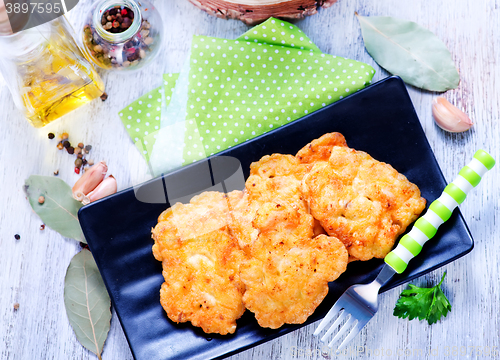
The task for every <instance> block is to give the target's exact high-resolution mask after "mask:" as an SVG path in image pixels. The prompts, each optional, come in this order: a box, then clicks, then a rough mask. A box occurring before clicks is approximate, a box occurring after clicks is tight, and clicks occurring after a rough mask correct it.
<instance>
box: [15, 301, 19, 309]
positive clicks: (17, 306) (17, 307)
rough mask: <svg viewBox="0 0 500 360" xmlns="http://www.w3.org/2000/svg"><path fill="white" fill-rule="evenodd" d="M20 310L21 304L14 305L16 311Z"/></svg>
mask: <svg viewBox="0 0 500 360" xmlns="http://www.w3.org/2000/svg"><path fill="white" fill-rule="evenodd" d="M17 310H19V303H14V311H17Z"/></svg>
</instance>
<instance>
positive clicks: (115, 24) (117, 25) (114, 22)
mask: <svg viewBox="0 0 500 360" xmlns="http://www.w3.org/2000/svg"><path fill="white" fill-rule="evenodd" d="M119 26H120V23H119V22H118V21H116V20H115V21H113V27H114V28H117V27H119Z"/></svg>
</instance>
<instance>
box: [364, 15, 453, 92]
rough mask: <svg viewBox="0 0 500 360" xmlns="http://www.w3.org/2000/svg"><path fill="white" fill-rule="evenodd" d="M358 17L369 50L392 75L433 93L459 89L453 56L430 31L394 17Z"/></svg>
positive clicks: (378, 62)
mask: <svg viewBox="0 0 500 360" xmlns="http://www.w3.org/2000/svg"><path fill="white" fill-rule="evenodd" d="M356 16H357V17H358V20H359V23H360V25H361V32H362V34H363V39H364V42H365V47H366V50H367V51H368V53H369V54H370V55H371V56H372V57H373V59H374V60H375V61H376V62H377V64H379V65H380V66H381V67H383V68H384V69H386V70H387V71H389V72H390V73H391V74H393V75H398V76H400V77H401V78H402V79H403V81H404V82H406V83H407V84H410V85H413V86H416V87H418V88H422V89H426V90H431V91H446V90H449V89H455V88H457V87H458V83H459V81H460V75H459V74H458V71H457V69H456V67H455V64H454V63H453V59H452V57H451V54H450V52H449V51H448V49H447V48H446V46H445V45H444V44H443V42H442V41H441V40H439V39H438V38H437V37H436V35H434V34H433V33H432V32H431V31H429V30H427V29H425V28H423V27H421V26H420V25H418V24H416V23H414V22H412V21H407V20H402V19H398V18H394V17H388V16H370V17H367V16H360V15H358V14H356Z"/></svg>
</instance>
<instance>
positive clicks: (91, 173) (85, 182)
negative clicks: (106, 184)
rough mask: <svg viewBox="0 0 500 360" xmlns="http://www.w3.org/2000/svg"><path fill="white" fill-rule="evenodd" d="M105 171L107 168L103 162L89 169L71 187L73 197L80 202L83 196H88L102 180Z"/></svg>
mask: <svg viewBox="0 0 500 360" xmlns="http://www.w3.org/2000/svg"><path fill="white" fill-rule="evenodd" d="M107 171H108V166H107V165H106V162H104V161H101V162H99V163H97V164H95V165H94V166H92V167H90V168H89V169H88V170H87V171H85V173H84V174H83V175H82V177H81V178H80V179H78V181H77V182H76V183H75V185H74V186H73V197H74V198H75V199H76V200H78V201H82V200H83V197H84V196H85V195H88V194H89V193H90V192H91V191H92V190H94V189H95V188H96V187H97V185H99V184H100V183H101V182H102V181H103V180H104V177H105V176H106V172H107Z"/></svg>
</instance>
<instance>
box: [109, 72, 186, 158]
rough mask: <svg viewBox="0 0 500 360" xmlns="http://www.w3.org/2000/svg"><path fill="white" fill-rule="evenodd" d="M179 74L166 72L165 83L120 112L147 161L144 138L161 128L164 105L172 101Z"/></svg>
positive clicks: (126, 127) (124, 123)
mask: <svg viewBox="0 0 500 360" xmlns="http://www.w3.org/2000/svg"><path fill="white" fill-rule="evenodd" d="M178 76H179V74H164V75H163V85H161V86H159V87H157V88H156V89H154V90H151V91H150V92H148V93H147V94H144V95H143V96H141V97H140V98H139V99H137V100H136V101H134V102H133V103H132V104H130V105H128V106H126V107H125V108H123V109H122V110H121V111H120V112H119V114H118V115H119V116H120V118H121V120H122V122H123V125H124V126H125V129H126V130H127V132H128V134H129V136H130V137H131V138H132V140H133V141H134V142H135V143H136V146H137V147H138V148H139V150H140V151H141V154H143V156H144V157H145V159H146V161H149V155H148V153H147V151H146V152H145V151H144V146H143V141H142V139H143V138H144V137H145V136H147V135H148V134H150V133H154V132H156V131H158V130H159V129H160V124H161V121H160V120H161V109H162V105H163V106H165V105H168V104H169V103H170V98H171V96H172V93H173V91H174V87H175V82H176V80H177V77H178Z"/></svg>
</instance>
